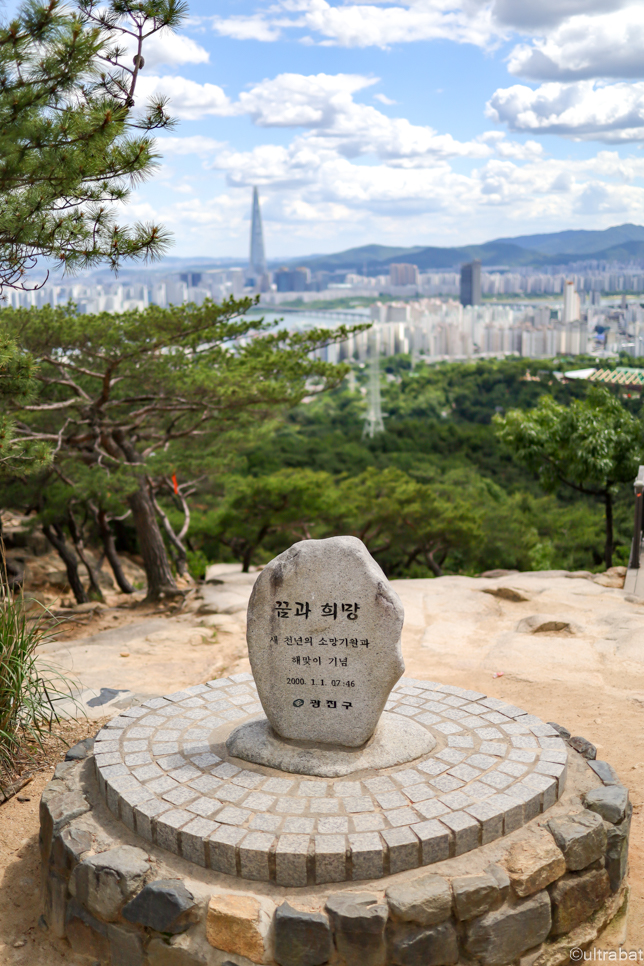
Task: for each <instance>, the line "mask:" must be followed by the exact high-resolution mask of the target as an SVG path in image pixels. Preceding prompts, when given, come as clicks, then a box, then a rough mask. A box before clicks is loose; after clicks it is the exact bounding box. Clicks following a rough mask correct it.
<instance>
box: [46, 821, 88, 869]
mask: <svg viewBox="0 0 644 966" xmlns="http://www.w3.org/2000/svg"><path fill="white" fill-rule="evenodd" d="M91 848H92V836H91V835H90V834H89V832H84V831H82V830H81V829H76V828H74V826H73V825H72V826H71V827H70V826H67V827H66V828H64V829H62V831H60V832H59V833H58V835H56V836H55V837H54V839H53V842H52V846H51V856H50V863H51V865H52V866H53V867H54V868H55V869H56V870H57V871H58V872H62V873H63V874H64V875H67V876H68V875H69V874H70V873H71V872H72V871H73V869H74V868H75V867H76V866H77V865H78V863H79V862H80V861H81V858H82V856H83V854H84V853H85V852H89V851H90V849H91Z"/></svg>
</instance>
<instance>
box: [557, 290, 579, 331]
mask: <svg viewBox="0 0 644 966" xmlns="http://www.w3.org/2000/svg"><path fill="white" fill-rule="evenodd" d="M563 297H564V304H563V316H562V319H561V321H562V322H564V323H566V322H577V321H579V312H580V304H579V296H578V295H577V292H576V291H575V283H574V282H566V283H565V285H564V292H563Z"/></svg>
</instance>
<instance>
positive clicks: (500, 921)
mask: <svg viewBox="0 0 644 966" xmlns="http://www.w3.org/2000/svg"><path fill="white" fill-rule="evenodd" d="M550 924H551V917H550V899H549V897H548V893H547V892H545V891H544V892H538V893H537V894H536V895H534V896H532V897H531V898H529V899H523V900H522V901H520V902H519V903H517V905H515V906H503V907H502V908H501V909H497V910H496V911H494V912H487V913H486V914H485V915H484V916H481V917H480V919H473V920H472V921H471V922H469V923H468V925H467V932H466V939H465V945H466V949H467V952H468V953H469V954H470V955H471V956H475V957H476V958H477V959H478V960H479V961H480V962H481V963H482V964H483V966H505V964H507V963H512V962H514V960H515V959H517V957H518V956H520V955H521V953H523V952H525V950H526V949H532V947H533V946H538V944H539V943H541V942H543V940H544V939H545V938H546V936H547V935H548V933H549V932H550Z"/></svg>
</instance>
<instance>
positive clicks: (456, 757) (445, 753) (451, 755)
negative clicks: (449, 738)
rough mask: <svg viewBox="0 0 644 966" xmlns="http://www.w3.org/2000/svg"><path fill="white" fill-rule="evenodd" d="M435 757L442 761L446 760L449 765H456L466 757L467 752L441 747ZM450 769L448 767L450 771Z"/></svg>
mask: <svg viewBox="0 0 644 966" xmlns="http://www.w3.org/2000/svg"><path fill="white" fill-rule="evenodd" d="M436 757H437V758H440V759H441V760H442V761H448V762H449V763H450V764H451V765H458V764H459V763H460V762H461V761H463V759H464V758H467V752H465V751H458V749H456V748H443V750H442V751H439V752H438V753H437V755H436ZM451 770H452V769H451V768H450V772H451Z"/></svg>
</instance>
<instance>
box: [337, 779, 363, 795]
mask: <svg viewBox="0 0 644 966" xmlns="http://www.w3.org/2000/svg"><path fill="white" fill-rule="evenodd" d="M333 794H334V795H337V796H338V797H339V798H358V797H359V796H360V795H362V794H363V792H362V787H361V785H360V782H336V783H335V785H334V786H333Z"/></svg>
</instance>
